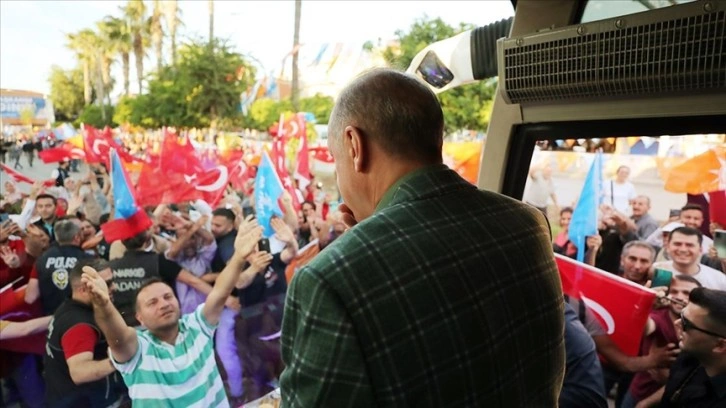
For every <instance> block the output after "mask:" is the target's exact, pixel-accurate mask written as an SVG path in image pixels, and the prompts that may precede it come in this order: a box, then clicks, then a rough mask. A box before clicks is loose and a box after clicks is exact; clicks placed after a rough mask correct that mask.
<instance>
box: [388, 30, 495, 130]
mask: <svg viewBox="0 0 726 408" xmlns="http://www.w3.org/2000/svg"><path fill="white" fill-rule="evenodd" d="M473 27H474V26H473V25H471V24H465V23H461V24H459V27H456V28H455V27H451V26H449V25H448V24H446V23H445V22H444V21H443V20H442V19H440V18H436V19H430V18H428V17H426V16H423V17H422V18H419V19H417V20H416V21H415V22H414V23H413V24H412V25H411V27H409V28H408V30H407V31H404V30H398V31H396V37H397V38H398V42H399V44H398V46H397V47H388V48H386V49H385V50H383V58H384V59H385V60H386V62H387V63H388V64H389V65H390V66H392V67H395V68H399V69H407V68H408V66H409V65H410V64H411V61H412V60H413V58H414V57H415V56H416V54H418V52H419V51H421V50H422V49H424V48H426V47H427V46H428V45H430V44H432V43H435V42H437V41H441V40H444V39H447V38H449V37H452V36H454V35H456V34H458V33H460V32H462V31H466V30H470V29H472V28H473ZM495 92H496V82H493V81H480V82H478V83H474V84H469V85H463V86H460V87H457V88H454V89H451V90H449V91H446V92H444V93H441V94H439V101H440V102H441V108H442V109H443V111H444V120H445V122H446V131H447V133H451V132H454V131H457V130H461V129H471V130H479V131H486V129H487V127H488V126H489V117H490V115H491V104H492V99H493V97H494V93H495Z"/></svg>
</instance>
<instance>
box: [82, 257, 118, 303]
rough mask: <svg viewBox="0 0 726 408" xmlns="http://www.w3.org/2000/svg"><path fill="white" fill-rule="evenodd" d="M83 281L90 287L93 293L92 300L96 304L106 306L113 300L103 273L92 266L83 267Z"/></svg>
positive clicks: (89, 289)
mask: <svg viewBox="0 0 726 408" xmlns="http://www.w3.org/2000/svg"><path fill="white" fill-rule="evenodd" d="M81 283H83V285H84V286H85V287H86V289H88V292H89V293H90V294H91V302H93V304H94V305H96V306H106V305H107V304H108V302H109V301H110V300H111V297H110V296H109V292H108V285H106V281H104V280H103V278H102V277H101V275H99V274H98V272H96V270H95V269H93V268H91V267H90V266H84V267H83V275H82V276H81Z"/></svg>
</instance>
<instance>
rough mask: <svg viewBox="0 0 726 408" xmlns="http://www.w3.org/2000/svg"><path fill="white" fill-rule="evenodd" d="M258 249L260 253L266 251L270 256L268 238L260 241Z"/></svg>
mask: <svg viewBox="0 0 726 408" xmlns="http://www.w3.org/2000/svg"><path fill="white" fill-rule="evenodd" d="M257 248H258V249H259V250H260V251H265V252H267V253H268V254H269V253H270V240H269V239H267V238H262V239H260V241H259V242H258V243H257Z"/></svg>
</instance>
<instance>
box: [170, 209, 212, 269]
mask: <svg viewBox="0 0 726 408" xmlns="http://www.w3.org/2000/svg"><path fill="white" fill-rule="evenodd" d="M204 223H206V219H205V217H202V218H200V219H198V220H197V222H195V223H191V222H187V223H186V224H187V225H188V228H187V229H186V231H185V232H184V233H183V234H181V235H179V236H177V238H176V240H175V241H174V242H172V244H171V247H170V248H169V250H168V251H166V254H165V255H166V258H167V259H174V258H176V257H177V255H179V252H181V250H182V248H184V245H186V243H187V242H188V241H189V240H190V239H192V237H193V236H194V234H195V233H196V232H197V231H198V230H199V229H200V228H201V227H202V225H204Z"/></svg>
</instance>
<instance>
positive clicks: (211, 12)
mask: <svg viewBox="0 0 726 408" xmlns="http://www.w3.org/2000/svg"><path fill="white" fill-rule="evenodd" d="M207 6H208V8H209V45H210V46H211V45H212V40H213V39H214V0H208V2H207Z"/></svg>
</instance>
